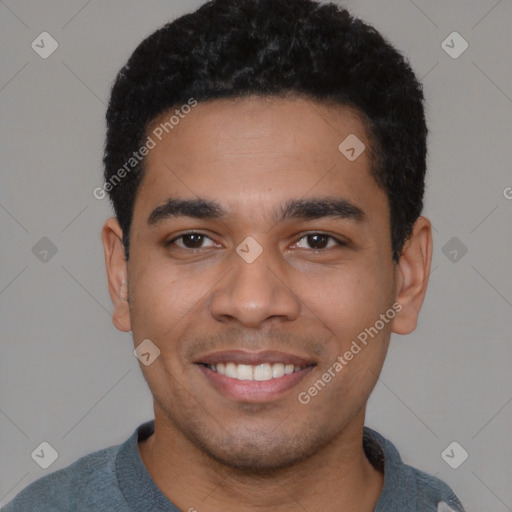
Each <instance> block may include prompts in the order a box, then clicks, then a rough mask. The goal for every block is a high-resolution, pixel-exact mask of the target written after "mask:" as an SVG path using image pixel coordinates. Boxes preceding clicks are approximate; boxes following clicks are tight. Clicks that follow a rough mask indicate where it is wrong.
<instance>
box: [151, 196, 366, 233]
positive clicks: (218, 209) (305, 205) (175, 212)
mask: <svg viewBox="0 0 512 512" xmlns="http://www.w3.org/2000/svg"><path fill="white" fill-rule="evenodd" d="M176 217H191V218H196V219H222V218H225V217H227V211H226V210H225V209H224V208H223V207H222V205H220V204H219V203H217V202H216V201H212V200H209V199H204V198H197V199H181V198H175V197H170V198H169V199H167V201H166V202H165V203H164V204H162V205H160V206H157V207H156V208H155V209H154V210H153V211H152V212H151V214H150V215H149V217H148V220H147V222H148V224H149V225H150V226H153V225H156V224H159V223H161V222H163V221H165V220H168V219H171V218H176ZM321 218H337V219H347V220H351V221H355V222H358V223H361V222H364V221H366V220H367V216H366V214H365V212H364V211H363V210H362V209H361V208H359V207H358V206H356V205H355V204H353V203H351V202H350V201H348V200H347V199H344V198H340V197H320V198H312V199H290V200H288V201H287V202H286V203H285V204H284V205H282V206H281V208H280V211H279V214H278V215H277V218H276V219H275V220H276V221H278V222H281V221H284V220H288V219H303V220H315V219H321Z"/></svg>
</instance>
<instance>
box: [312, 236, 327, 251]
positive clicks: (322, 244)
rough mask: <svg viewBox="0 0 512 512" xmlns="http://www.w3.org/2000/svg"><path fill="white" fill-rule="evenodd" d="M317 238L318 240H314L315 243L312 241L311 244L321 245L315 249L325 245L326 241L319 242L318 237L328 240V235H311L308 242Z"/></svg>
mask: <svg viewBox="0 0 512 512" xmlns="http://www.w3.org/2000/svg"><path fill="white" fill-rule="evenodd" d="M314 239H316V242H315V241H313V243H310V245H317V246H318V245H320V246H321V247H315V249H319V248H323V247H325V243H320V244H318V239H321V240H322V242H326V240H327V236H326V235H309V241H308V242H311V240H314Z"/></svg>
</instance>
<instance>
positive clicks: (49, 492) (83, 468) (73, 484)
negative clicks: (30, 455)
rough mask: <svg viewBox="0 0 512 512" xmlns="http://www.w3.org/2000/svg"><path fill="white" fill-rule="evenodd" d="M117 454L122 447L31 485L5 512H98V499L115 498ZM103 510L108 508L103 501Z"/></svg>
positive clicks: (87, 458)
mask: <svg viewBox="0 0 512 512" xmlns="http://www.w3.org/2000/svg"><path fill="white" fill-rule="evenodd" d="M118 450H119V446H111V447H109V448H104V449H102V450H98V451H96V452H93V453H90V454H88V455H85V456H84V457H82V458H80V459H78V460H77V461H76V462H74V463H73V464H71V465H69V466H67V467H65V468H63V469H60V470H57V471H55V472H53V473H50V474H49V475H46V476H44V477H42V478H40V479H39V480H36V481H35V482H32V483H31V484H30V485H29V486H27V487H26V488H25V489H23V490H22V491H21V492H20V493H19V494H18V495H17V496H16V497H15V498H14V500H12V501H11V502H10V503H9V504H8V505H6V507H5V508H4V509H2V511H3V512H25V511H27V512H28V511H30V512H61V511H64V510H65V511H67V512H70V511H73V510H77V507H78V506H80V507H81V508H82V507H84V506H86V507H89V510H95V509H94V505H95V501H96V500H97V499H98V498H99V497H105V496H110V497H112V498H115V496H113V494H115V493H113V492H112V491H113V490H114V489H115V488H116V486H117V484H116V472H115V460H116V455H117V452H118ZM102 506H105V502H104V501H103V502H102ZM112 510H115V509H114V508H113V509H112Z"/></svg>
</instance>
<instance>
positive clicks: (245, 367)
mask: <svg viewBox="0 0 512 512" xmlns="http://www.w3.org/2000/svg"><path fill="white" fill-rule="evenodd" d="M206 367H207V368H208V369H210V370H211V371H213V372H217V373H219V374H220V375H225V376H226V377H229V378H231V379H236V380H256V381H259V382H264V381H267V380H272V379H280V378H281V377H284V376H285V375H291V374H292V373H295V372H300V371H301V370H303V369H304V368H305V367H302V366H295V365H293V364H285V363H274V364H269V363H262V364H259V365H250V364H237V363H234V362H229V363H218V364H209V365H206Z"/></svg>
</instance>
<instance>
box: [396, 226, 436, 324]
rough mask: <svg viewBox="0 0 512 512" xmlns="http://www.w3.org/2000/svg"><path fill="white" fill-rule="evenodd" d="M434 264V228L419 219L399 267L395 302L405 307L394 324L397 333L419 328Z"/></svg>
mask: <svg viewBox="0 0 512 512" xmlns="http://www.w3.org/2000/svg"><path fill="white" fill-rule="evenodd" d="M431 262H432V225H431V223H430V220H429V219H427V218H426V217H419V218H418V219H417V221H416V222H415V224H414V226H413V231H412V234H411V236H410V237H409V239H408V240H407V241H406V242H405V244H404V248H403V251H402V255H401V256H400V260H399V262H398V265H397V268H396V282H397V287H396V301H397V302H399V303H400V304H401V305H402V309H401V310H400V312H399V313H398V314H397V315H396V317H395V319H394V321H393V332H395V333H396V334H409V333H411V332H412V331H414V329H416V326H417V324H418V316H419V313H420V310H421V306H422V305H423V300H424V299H425V294H426V292H427V285H428V279H429V276H430V265H431Z"/></svg>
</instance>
